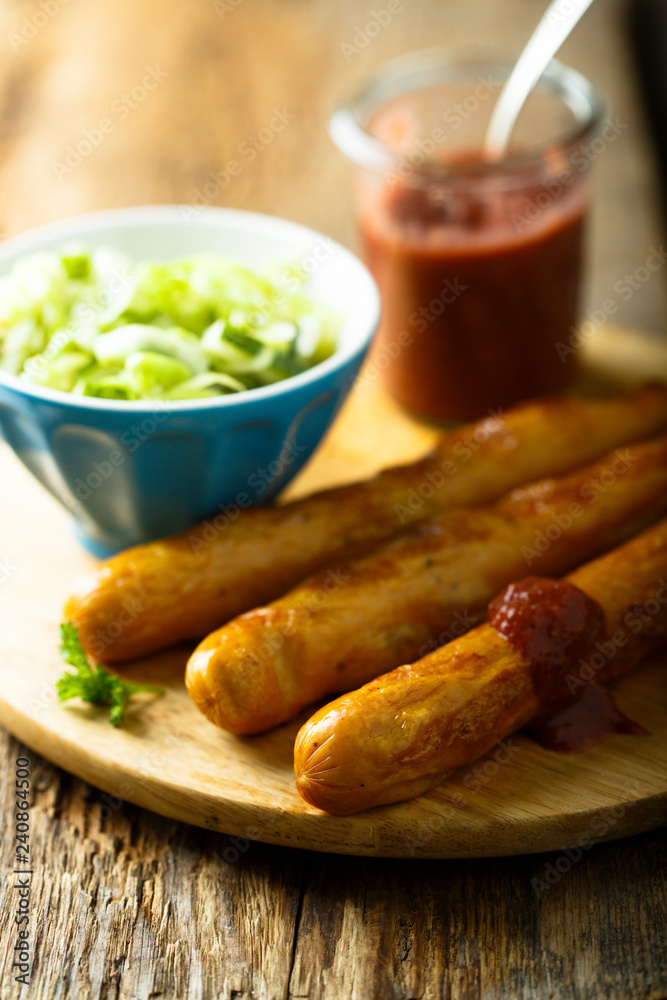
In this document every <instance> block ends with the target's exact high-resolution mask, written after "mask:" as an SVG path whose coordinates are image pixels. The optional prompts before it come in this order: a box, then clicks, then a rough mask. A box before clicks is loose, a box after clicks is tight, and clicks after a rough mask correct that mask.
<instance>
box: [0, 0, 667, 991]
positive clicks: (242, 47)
mask: <svg viewBox="0 0 667 1000" xmlns="http://www.w3.org/2000/svg"><path fill="white" fill-rule="evenodd" d="M54 3H55V7H54ZM54 3H50V4H49V3H47V2H46V0H45V2H44V4H40V2H39V0H3V3H2V4H1V5H0V44H2V45H3V59H2V60H0V234H10V233H14V232H18V231H21V230H22V229H25V228H27V227H29V226H31V225H35V224H39V223H41V222H45V221H48V220H50V219H55V218H61V217H64V216H66V215H69V214H72V213H75V212H81V211H87V210H90V209H96V208H105V207H112V206H115V205H123V204H140V203H144V202H145V203H156V202H165V201H166V202H175V203H180V204H185V205H187V204H189V203H191V202H192V201H193V200H194V199H196V198H197V197H198V195H197V192H198V191H201V190H202V189H203V186H204V185H205V184H206V183H207V181H208V180H209V175H210V173H211V172H213V173H214V174H216V173H218V172H219V171H224V169H225V165H226V164H227V163H228V162H229V160H230V159H233V158H234V157H237V156H240V155H241V154H240V153H239V146H240V144H241V143H242V142H244V141H246V140H248V139H249V138H251V137H252V136H254V135H258V133H259V130H260V129H262V128H263V127H265V126H266V125H267V123H268V122H269V121H270V119H271V117H272V115H273V113H274V110H273V109H274V108H279V109H283V108H285V109H286V110H287V112H288V113H289V114H294V115H295V116H296V117H295V118H294V119H289V124H288V126H287V127H286V128H285V129H284V131H283V132H281V133H276V135H275V139H274V140H272V141H271V142H270V143H267V144H266V146H265V147H263V148H262V149H261V150H260V151H259V152H258V155H257V157H256V158H255V159H254V160H253V161H246V160H244V163H243V171H242V173H241V174H240V175H239V176H238V177H236V178H234V183H233V184H232V183H231V182H230V183H229V184H228V185H227V186H226V187H224V188H223V187H222V186H221V189H220V191H218V192H216V193H215V194H214V196H213V198H212V201H211V203H212V204H227V205H232V206H238V207H244V208H254V209H256V210H259V211H269V212H274V213H276V214H280V215H284V216H287V217H290V218H294V219H295V220H297V221H302V222H305V223H307V224H308V225H312V226H314V227H316V228H320V229H322V230H323V231H325V232H328V233H330V234H331V235H332V236H334V237H336V238H338V239H341V240H342V241H343V242H346V243H348V244H349V245H354V241H355V237H354V231H353V225H352V218H351V212H350V201H349V197H348V193H347V181H348V175H347V170H346V165H345V164H344V163H343V162H342V160H341V158H340V157H339V156H338V155H337V154H336V152H335V150H334V149H333V148H332V146H331V144H330V142H329V140H328V138H327V136H326V132H325V125H326V117H327V115H328V112H329V109H330V107H331V104H332V103H333V102H334V101H335V100H336V99H337V98H338V97H339V96H340V95H341V94H345V93H348V92H350V90H352V89H353V88H354V87H355V86H356V83H357V82H358V81H359V80H361V78H362V77H363V76H365V75H366V73H367V72H368V71H369V70H370V69H372V68H373V67H374V66H375V65H377V64H378V63H380V62H381V61H382V60H383V59H385V58H388V57H390V56H393V55H395V54H398V53H400V52H404V51H408V50H410V49H411V48H415V47H420V46H424V45H436V44H438V45H441V44H444V45H468V46H479V45H486V46H492V47H493V46H501V47H502V46H510V47H513V48H516V47H517V46H520V44H521V43H522V41H523V40H524V38H525V37H526V36H527V34H528V31H529V29H530V26H532V24H534V23H535V22H536V20H537V17H538V16H539V14H540V13H541V11H542V10H543V8H544V4H536V3H535V0H448V2H447V3H441V2H438V0H402V3H401V4H400V6H401V11H400V12H398V13H396V14H395V15H394V16H393V17H392V19H391V22H390V23H389V24H388V25H387V26H386V28H384V30H383V31H382V32H380V33H379V34H378V35H377V37H374V38H372V39H371V40H370V41H369V42H368V44H367V45H366V46H364V47H359V49H358V51H355V52H354V53H353V54H352V55H351V56H350V57H349V60H348V59H346V58H345V56H344V55H343V53H342V51H341V45H342V44H343V43H351V42H352V43H353V42H354V39H355V33H356V29H357V27H359V28H362V29H363V28H364V26H365V25H366V23H367V22H368V21H369V20H370V18H371V17H372V12H373V10H376V9H379V8H380V7H383V8H384V7H386V6H387V5H386V4H385V3H384V0H380V2H378V3H377V4H375V5H374V4H371V3H367V2H366V0H364V2H359V0H336V2H334V0H281V2H280V3H276V2H275V0H273V2H272V0H221V2H219V0H215V2H213V0H211V2H209V0H199V2H197V3H183V2H179V0H161V2H160V3H158V2H157V0H113V2H112V0H89V2H88V3H85V2H84V0H69V2H68V3H65V2H58V0H54ZM46 7H48V8H49V10H50V11H53V10H54V9H55V13H50V14H48V15H47V16H46V20H45V19H44V16H43V14H42V13H41V12H42V11H43V9H44V8H46ZM624 9H625V0H605V2H604V3H599V4H594V5H593V8H592V9H591V11H590V12H589V13H588V14H587V15H586V17H585V18H584V20H583V21H582V24H581V26H580V27H579V28H578V29H577V32H576V33H575V35H574V37H573V38H572V39H571V40H570V42H568V45H567V48H566V49H564V51H563V56H564V58H565V59H566V60H567V61H569V62H571V63H573V64H574V65H575V66H577V68H579V69H581V70H582V71H583V72H584V73H585V74H587V75H589V76H591V77H592V78H593V79H594V80H595V81H596V82H597V83H598V84H599V85H601V86H602V88H603V89H604V91H605V92H606V94H607V96H608V98H609V99H610V102H611V106H612V109H613V113H614V115H617V116H618V117H619V119H620V122H621V124H623V125H625V126H627V127H625V128H623V129H622V130H621V133H620V135H619V137H618V141H616V142H614V143H613V144H610V145H609V148H608V149H606V150H605V152H604V154H603V155H600V156H599V158H598V159H597V160H596V162H595V164H594V167H595V171H596V192H597V205H596V211H595V214H594V216H593V219H592V224H591V229H590V250H591V263H592V267H591V271H590V279H589V283H588V294H587V301H586V304H585V305H586V308H587V309H591V310H596V309H598V308H600V307H601V305H602V303H604V302H605V301H606V300H608V299H610V298H611V299H613V301H614V305H615V306H616V312H615V314H614V315H613V316H612V317H611V318H612V319H613V321H614V322H616V323H619V324H621V325H625V326H627V327H634V328H643V329H646V330H664V329H665V326H666V324H665V282H664V274H663V273H662V272H657V273H656V274H654V275H652V277H651V279H650V281H648V282H647V283H645V284H641V286H640V287H639V288H638V289H637V290H636V292H635V293H634V294H633V295H631V296H630V297H629V298H627V299H626V298H625V297H624V296H623V297H622V296H621V295H620V294H617V293H616V292H615V291H614V285H615V284H616V282H618V281H619V280H621V279H623V276H624V274H626V273H630V274H632V273H633V272H634V271H635V270H636V268H637V267H639V266H641V264H642V263H643V262H644V260H645V259H646V257H647V255H648V253H649V249H650V247H651V246H653V245H659V244H660V241H661V239H662V235H661V232H660V229H659V215H658V211H657V202H656V195H655V181H654V178H653V173H652V167H651V162H650V157H649V155H648V149H647V146H646V138H645V132H644V128H643V123H642V115H641V112H640V110H639V108H638V106H637V99H636V94H635V87H634V83H633V82H632V79H631V65H630V56H629V53H628V51H627V48H626V42H625V38H626V33H625V29H624V23H625V22H624ZM16 35H18V36H19V39H20V40H18V41H17V38H16V37H14V36H16ZM149 68H153V69H158V68H160V69H162V70H163V71H166V72H167V74H168V76H167V77H166V78H165V79H164V80H163V81H162V82H161V83H160V85H159V86H158V87H156V89H155V90H154V91H151V92H150V93H147V94H146V97H145V99H142V100H140V101H137V100H135V99H133V98H132V96H131V91H132V89H133V88H134V87H140V86H141V85H142V79H143V76H144V74H145V73H146V72H147V69H149ZM128 93H129V94H130V100H131V101H132V100H134V103H135V105H136V106H135V107H130V106H129V105H126V106H127V107H128V110H129V112H130V113H128V114H127V115H125V112H124V111H123V110H122V108H123V100H124V98H123V95H124V94H128ZM137 93H138V96H141V92H140V91H139V92H137ZM117 101H120V102H121V103H120V104H115V102H117ZM112 105H115V109H112ZM121 116H122V117H121ZM105 117H109V118H111V120H112V122H113V126H114V127H113V130H112V132H111V133H109V134H108V135H107V137H106V138H105V139H104V141H103V142H102V143H101V144H100V145H99V146H97V147H95V149H94V151H93V152H91V154H90V155H89V156H86V157H84V158H83V159H82V162H81V163H80V164H79V165H78V166H77V167H76V168H75V169H74V170H73V171H72V172H71V173H68V174H65V175H63V176H62V177H61V178H60V179H59V178H58V177H57V176H56V172H55V170H54V164H55V163H57V162H60V161H62V159H63V157H64V155H65V153H66V149H67V146H68V145H71V144H76V143H77V142H78V141H79V140H80V139H81V138H82V136H83V130H84V129H88V130H91V129H94V128H95V127H96V126H97V125H98V124H99V122H100V120H101V119H103V118H105ZM221 176H223V178H224V175H221ZM319 474H321V476H322V479H323V480H325V479H326V478H327V476H328V475H335V474H336V473H335V472H334V471H327V470H326V469H320V470H319ZM4 509H5V508H3V511H4ZM3 523H4V525H5V526H6V528H7V531H6V532H5V534H4V535H3V539H2V546H0V548H1V551H0V557H2V558H4V557H5V555H6V554H9V552H11V553H12V554H14V553H15V548H13V547H12V546H13V545H14V541H15V540H14V539H13V537H12V535H11V525H8V524H7V522H6V520H5V521H4V522H3ZM18 556H19V563H20V551H19V552H18ZM1 599H2V585H1V584H0V600H1ZM4 640H5V637H4V636H2V637H0V641H1V642H3V643H4ZM2 752H3V761H2V771H1V772H0V773H2V775H3V778H4V779H5V780H3V784H2V795H3V809H2V814H1V815H0V823H1V824H2V827H1V829H2V851H3V854H2V874H3V879H2V886H1V888H0V894H1V896H2V905H1V906H0V942H1V944H2V947H1V949H0V958H1V959H2V963H3V964H2V967H1V968H0V995H1V996H2V998H3V1000H4V997H5V996H6V997H8V998H12V1000H14V998H15V997H28V998H29V1000H32V998H33V997H34V998H37V1000H47V998H48V1000H55V998H69V997H74V998H81V1000H88V998H91V1000H97V998H103V1000H111V998H113V1000H128V998H131V1000H147V998H149V997H154V998H156V997H159V998H164V1000H172V998H174V1000H181V998H186V1000H189V998H198V1000H199V998H205V1000H208V998H212V997H215V998H218V997H221V998H223V997H224V998H230V997H232V996H234V997H237V998H239V997H242V998H251V997H253V998H257V997H261V998H287V997H308V998H311V997H312V998H319V997H327V998H345V997H358V998H363V1000H365V998H367V997H391V998H401V1000H408V998H417V997H419V998H422V997H423V998H435V997H446V998H453V1000H458V998H461V997H466V998H468V997H469V998H478V997H479V998H481V997H484V998H493V1000H495V998H503V1000H504V998H515V997H520V998H531V1000H532V998H539V1000H541V998H545V1000H546V998H551V997H559V998H561V997H562V998H566V1000H570V998H572V1000H575V998H576V1000H579V998H585V1000H588V998H591V1000H593V998H598V997H604V998H609V1000H617V998H618V1000H626V998H631V1000H634V998H654V1000H659V998H661V997H664V996H666V995H667V957H666V954H665V947H664V941H665V900H666V898H667V885H666V884H665V881H666V878H665V871H666V870H667V865H666V861H667V839H666V836H665V833H664V832H656V833H650V834H644V835H641V836H638V837H633V838H631V839H628V840H623V841H619V842H616V843H607V844H600V845H598V846H596V847H594V848H592V849H591V850H590V851H587V852H585V853H584V854H583V855H582V857H581V859H580V860H579V861H577V862H573V863H572V864H571V867H570V869H569V870H566V871H563V872H560V871H558V870H557V869H555V866H556V865H557V864H559V865H560V867H561V868H567V863H566V862H567V860H568V859H565V861H563V859H562V857H561V855H560V854H559V853H558V852H557V853H554V854H550V855H532V856H526V857H522V858H505V859H502V860H500V861H497V860H493V859H489V860H477V861H460V860H458V861H415V860H409V859H408V860H402V861H396V860H392V861H386V860H381V859H368V858H344V857H339V856H326V855H320V854H315V853H310V852H305V851H293V850H289V849H286V848H278V847H269V846H265V845H261V844H259V843H256V842H251V843H247V844H246V842H245V840H241V841H237V842H236V843H233V842H232V841H231V840H230V839H229V837H228V836H227V835H226V834H224V833H214V832H206V831H202V830H198V829H197V828H195V827H193V826H189V825H186V824H181V823H177V822H174V821H171V820H165V819H164V818H162V817H159V816H157V815H155V814H153V813H150V812H147V811H145V810H142V809H139V808H136V807H134V806H132V805H129V804H127V803H125V802H119V801H117V800H116V799H113V798H111V799H109V798H108V797H107V798H106V799H105V798H104V795H103V794H102V793H101V792H99V791H98V790H96V789H94V788H92V787H91V786H89V785H86V784H85V783H84V782H81V781H79V780H78V779H76V778H72V777H71V776H69V775H68V774H67V773H65V772H63V771H60V770H59V769H58V768H56V767H53V766H52V765H50V764H48V763H47V762H46V761H44V760H43V759H41V758H40V757H39V756H38V755H36V754H30V756H31V759H32V772H33V773H32V782H33V785H32V819H31V843H32V848H33V863H34V869H35V876H34V881H33V890H32V897H31V938H32V941H33V943H34V944H35V949H34V955H35V960H34V964H33V969H32V977H31V985H30V987H29V988H27V989H26V988H24V989H21V990H19V989H18V988H14V987H12V972H11V967H10V966H11V961H12V954H13V948H14V945H15V943H16V933H15V931H16V928H15V925H14V923H13V914H14V909H15V905H16V893H15V890H13V889H12V884H13V880H12V871H11V869H12V862H13V857H14V855H13V850H14V842H13V839H12V837H13V829H12V817H11V809H12V803H13V799H10V798H9V794H10V782H12V783H13V773H14V769H15V764H14V762H15V760H16V758H17V756H19V755H21V754H22V753H23V752H24V749H23V748H21V747H19V745H18V744H17V743H16V742H15V741H13V740H11V739H10V738H8V737H7V736H6V735H5V736H3V739H2ZM610 819H613V817H610ZM549 866H552V868H549ZM552 871H556V875H557V876H559V877H558V878H556V877H555V876H553V878H554V884H553V885H552V886H551V887H550V888H549V889H548V890H545V891H544V892H543V894H542V895H541V896H540V897H538V894H537V893H536V891H535V889H534V888H533V886H532V885H531V879H539V880H540V881H543V882H544V881H545V880H546V878H547V876H548V875H549V874H550V873H551V872H552ZM546 884H548V883H546Z"/></svg>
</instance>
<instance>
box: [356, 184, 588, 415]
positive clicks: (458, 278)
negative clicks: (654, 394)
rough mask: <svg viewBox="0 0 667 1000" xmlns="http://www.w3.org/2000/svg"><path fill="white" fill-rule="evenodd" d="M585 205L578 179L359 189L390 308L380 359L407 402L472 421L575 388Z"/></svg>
mask: <svg viewBox="0 0 667 1000" xmlns="http://www.w3.org/2000/svg"><path fill="white" fill-rule="evenodd" d="M556 190H558V189H556ZM586 202H587V192H586V190H585V187H584V181H582V180H581V178H576V179H574V181H573V185H572V186H571V187H562V189H560V190H559V191H558V194H557V196H550V195H549V193H548V192H546V193H545V188H544V186H543V185H542V184H538V183H533V184H532V186H521V187H519V188H518V189H516V190H511V191H507V190H501V189H500V188H499V187H498V186H497V185H494V183H493V181H492V180H489V184H488V187H487V189H486V190H485V188H484V186H483V184H482V183H481V182H480V181H479V180H477V181H476V182H475V184H474V192H473V189H472V188H471V187H470V185H469V186H468V187H466V188H464V189H463V190H459V191H457V190H456V188H454V189H452V187H451V185H447V186H445V182H444V181H443V182H442V184H441V185H440V186H438V183H437V182H436V181H431V182H430V183H429V184H428V185H427V186H424V187H418V186H408V185H406V186H402V187H397V188H394V189H392V188H391V187H390V186H385V187H384V188H383V189H382V191H381V192H379V193H378V192H377V191H376V192H374V193H373V194H370V192H369V196H368V197H366V196H365V194H364V193H362V196H361V197H360V198H358V203H359V204H361V206H362V207H361V209H360V218H359V225H360V230H361V237H362V243H363V248H364V253H365V258H366V261H367V262H368V265H369V268H370V270H371V272H372V273H373V276H374V277H375V279H376V281H377V283H378V286H379V288H380V293H381V296H382V307H383V319H382V323H381V326H380V331H379V335H378V341H377V345H376V351H375V356H376V357H377V358H378V359H379V358H380V356H382V358H383V367H384V368H385V378H386V381H387V386H388V388H389V390H390V392H391V393H392V394H393V395H394V396H395V398H396V399H398V401H399V402H400V403H402V404H403V405H404V406H405V407H407V408H408V409H409V410H411V411H412V412H413V413H415V414H416V415H418V416H422V417H426V418H429V419H433V420H438V421H442V420H469V419H474V418H477V417H480V416H482V415H484V414H486V413H488V412H489V411H490V410H494V409H497V408H499V407H504V406H508V405H510V404H513V403H516V402H518V401H519V400H522V399H526V398H528V397H533V396H538V395H542V394H549V393H558V392H561V391H563V390H565V389H566V388H567V387H568V386H569V384H570V382H571V378H572V372H573V365H572V362H573V356H574V351H573V349H572V344H571V341H572V332H573V329H574V328H575V324H576V322H577V309H578V293H579V283H580V272H581V265H582V235H583V229H584V216H585V209H586ZM539 206H544V207H543V208H541V207H539ZM529 216H530V218H529ZM408 337H409V338H410V339H409V341H408V342H407V343H406V341H407V340H408ZM557 344H562V345H563V346H562V347H559V348H557V346H556V345H557ZM389 359H391V360H389Z"/></svg>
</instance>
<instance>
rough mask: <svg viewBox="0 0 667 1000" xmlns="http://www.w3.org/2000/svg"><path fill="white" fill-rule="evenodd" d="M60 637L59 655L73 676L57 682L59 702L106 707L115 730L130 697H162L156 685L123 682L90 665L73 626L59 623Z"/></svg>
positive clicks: (65, 675)
mask: <svg viewBox="0 0 667 1000" xmlns="http://www.w3.org/2000/svg"><path fill="white" fill-rule="evenodd" d="M60 635H61V639H62V643H61V646H60V654H61V656H62V658H63V660H64V661H65V663H68V664H69V665H70V666H72V667H74V668H75V670H76V673H75V674H73V673H72V672H71V671H70V670H66V671H65V673H64V674H63V675H62V677H60V678H59V679H58V680H57V681H56V690H57V692H58V701H69V699H70V698H81V700H82V701H87V702H90V704H91V705H108V706H109V721H110V722H111V725H112V726H117V725H119V723H121V722H122V721H123V717H124V714H125V708H126V706H127V703H128V701H129V700H130V698H131V697H132V695H133V694H137V692H139V691H149V692H150V693H151V694H157V695H162V694H164V688H162V687H158V686H157V685H156V684H137V683H135V682H134V681H124V680H122V678H120V677H119V676H118V675H117V674H111V673H109V671H108V670H105V669H104V667H102V666H100V664H99V663H97V664H92V663H91V662H90V660H89V659H88V657H87V656H86V653H85V652H84V649H83V646H82V645H81V642H80V640H79V630H78V628H77V627H76V625H73V624H72V622H63V623H62V625H61V626H60Z"/></svg>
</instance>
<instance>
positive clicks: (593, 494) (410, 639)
mask: <svg viewBox="0 0 667 1000" xmlns="http://www.w3.org/2000/svg"><path fill="white" fill-rule="evenodd" d="M665 513H667V435H664V436H662V437H660V438H658V439H656V440H654V441H649V442H647V443H644V444H639V445H634V446H631V447H629V448H625V449H622V450H617V451H616V452H614V453H612V454H611V455H607V456H606V457H605V458H603V459H601V460H600V461H599V462H596V463H594V464H592V465H589V466H586V467H585V468H583V469H580V470H578V471H577V472H576V473H573V474H570V475H569V476H566V477H563V478H561V479H555V480H554V479H550V480H542V481H541V482H539V483H536V484H534V485H532V486H529V487H525V488H520V489H517V490H515V491H514V492H513V493H510V494H509V495H508V496H507V497H505V498H503V499H502V500H500V501H498V502H497V503H496V504H494V505H491V506H488V507H471V508H459V509H458V510H453V511H446V512H445V513H443V514H440V515H439V516H438V517H437V518H433V519H429V520H427V521H424V522H422V523H421V524H420V525H419V526H417V527H415V528H413V529H412V530H411V531H410V532H407V533H406V534H404V535H402V536H400V537H398V538H396V539H394V540H392V541H389V542H386V543H385V544H384V545H382V546H380V547H379V548H377V549H375V550H374V551H373V552H372V553H371V554H370V555H367V556H365V557H363V558H360V559H357V560H354V561H352V562H346V563H342V564H339V565H338V566H337V567H336V568H335V570H332V569H330V570H327V571H326V572H325V573H319V574H317V575H315V576H312V577H309V578H308V579H307V580H305V581H303V582H302V583H301V584H299V585H298V586H297V587H296V588H294V589H293V590H292V591H290V592H289V593H288V594H286V595H285V596H284V597H282V598H280V599H279V600H277V601H274V602H273V603H272V604H270V605H269V606H268V607H260V608H256V609H255V610H253V611H250V612H248V613H246V614H244V615H241V616H240V617H238V618H235V619H234V620H233V621H231V622H229V623H228V624H227V625H225V626H223V627H222V628H220V629H218V630H217V631H216V632H214V633H213V634H212V635H210V636H208V637H207V638H206V639H204V641H203V642H202V643H200V645H199V646H198V647H197V649H196V650H195V652H194V653H193V654H192V656H191V657H190V660H189V662H188V666H187V670H186V686H187V689H188V691H189V693H190V696H191V697H192V699H193V700H194V702H195V704H196V705H197V707H198V708H199V709H200V710H201V711H202V712H203V713H204V714H205V715H206V716H207V717H208V718H209V719H210V720H211V721H212V722H214V723H216V724H217V725H219V726H222V727H223V728H224V729H227V730H229V731H231V732H234V733H257V732H261V731H262V730H264V729H268V728H270V727H272V726H275V725H277V724H279V723H281V722H285V721H286V720H287V719H289V718H291V717H292V716H294V715H296V713H297V712H299V711H300V710H301V709H302V708H305V707H306V706H307V705H309V704H311V703H312V702H313V701H315V700H316V699H318V698H321V697H323V696H324V695H327V694H332V693H334V692H341V691H351V690H352V689H353V688H357V687H360V686H361V685H362V684H365V683H366V682H367V681H370V680H372V679H373V678H374V677H377V676H378V675H379V674H382V673H385V672H386V671H387V670H392V669H393V668H394V667H398V666H399V665H400V664H401V663H406V662H411V661H412V660H415V659H417V658H418V657H419V656H423V655H424V654H425V653H426V652H428V651H429V649H432V648H434V647H435V646H438V645H441V644H442V643H443V642H444V641H445V640H446V639H447V638H452V635H453V634H458V635H460V634H461V631H466V630H467V628H470V627H471V626H473V625H476V624H479V622H480V621H483V620H484V618H485V610H486V606H487V604H488V603H489V601H490V600H491V598H492V597H494V595H495V594H496V593H497V592H498V590H499V589H500V588H501V587H502V586H504V585H506V584H508V583H510V582H511V581H512V580H515V579H517V578H518V577H520V576H524V575H525V574H526V572H527V571H528V569H529V568H530V571H531V572H537V573H540V574H551V575H558V576H560V575H561V574H563V573H565V572H567V571H568V570H571V569H572V568H573V567H575V566H577V565H579V564H580V563H581V562H583V561H584V560H585V559H590V558H593V557H594V556H597V555H599V554H600V553H601V552H605V551H606V550H607V549H609V548H611V547H612V546H614V545H618V544H619V543H620V542H622V541H624V540H625V539H626V538H629V537H630V536H631V535H632V534H633V533H635V532H637V531H639V530H641V528H644V527H646V526H647V525H649V524H652V523H653V522H655V521H656V520H657V519H658V518H659V517H662V516H664V515H665ZM466 626H467V628H466Z"/></svg>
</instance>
